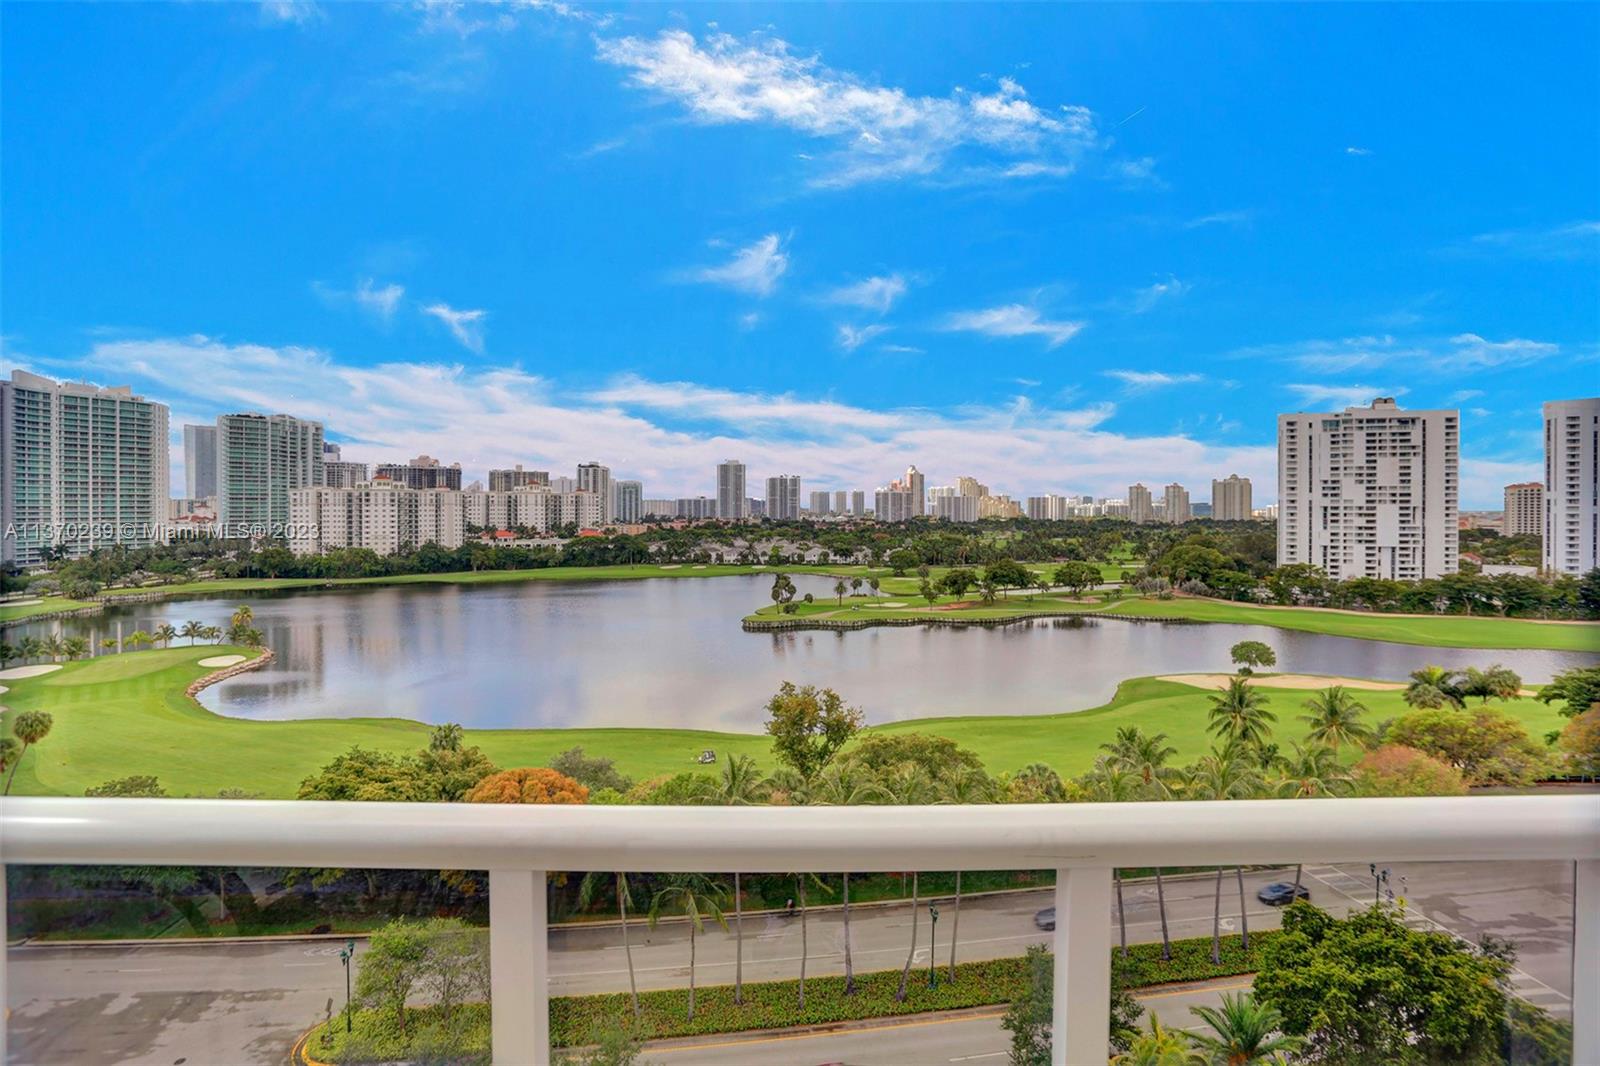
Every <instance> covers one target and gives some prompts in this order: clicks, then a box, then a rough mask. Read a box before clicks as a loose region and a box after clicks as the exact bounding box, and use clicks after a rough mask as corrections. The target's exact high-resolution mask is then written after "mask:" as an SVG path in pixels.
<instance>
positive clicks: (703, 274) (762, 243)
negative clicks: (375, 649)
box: [688, 233, 789, 296]
mask: <svg viewBox="0 0 1600 1066" xmlns="http://www.w3.org/2000/svg"><path fill="white" fill-rule="evenodd" d="M788 269H789V253H788V252H787V251H785V250H784V247H783V241H782V240H781V239H780V238H779V237H778V235H777V234H776V233H769V234H767V235H766V236H765V237H762V238H761V239H760V240H758V241H755V242H753V243H751V244H747V245H745V246H744V247H743V248H740V249H739V250H738V251H737V252H735V253H734V254H733V258H732V259H730V260H728V261H727V262H726V263H724V264H722V265H721V266H714V267H702V268H700V269H698V270H694V271H691V272H690V273H689V274H688V278H689V280H691V281H703V282H707V283H709V284H712V285H725V286H727V287H728V288H730V289H736V290H738V291H739V292H747V293H751V294H753V295H756V296H770V295H771V294H772V292H773V290H774V289H776V288H777V287H778V279H779V278H781V277H783V275H784V274H785V273H786V272H787V271H788Z"/></svg>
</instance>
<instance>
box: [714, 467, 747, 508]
mask: <svg viewBox="0 0 1600 1066" xmlns="http://www.w3.org/2000/svg"><path fill="white" fill-rule="evenodd" d="M744 501H745V495H744V464H743V463H741V462H740V461H739V460H737V459H724V460H723V461H722V462H720V463H718V464H717V517H718V518H726V519H728V520H729V521H734V522H737V521H738V520H739V519H741V518H748V517H750V516H749V515H748V514H746V513H745V506H744Z"/></svg>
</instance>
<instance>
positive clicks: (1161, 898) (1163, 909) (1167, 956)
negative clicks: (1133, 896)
mask: <svg viewBox="0 0 1600 1066" xmlns="http://www.w3.org/2000/svg"><path fill="white" fill-rule="evenodd" d="M1156 912H1157V913H1158V914H1159V915H1160V917H1161V961H1162V962H1171V961H1172V937H1171V936H1170V935H1168V933H1167V886H1166V885H1165V884H1163V883H1162V881H1161V867H1159V866H1157V867H1156Z"/></svg>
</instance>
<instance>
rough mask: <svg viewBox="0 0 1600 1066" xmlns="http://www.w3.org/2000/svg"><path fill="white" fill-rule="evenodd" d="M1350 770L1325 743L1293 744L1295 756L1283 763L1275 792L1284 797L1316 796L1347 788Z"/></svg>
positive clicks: (1342, 790)
mask: <svg viewBox="0 0 1600 1066" xmlns="http://www.w3.org/2000/svg"><path fill="white" fill-rule="evenodd" d="M1349 785H1350V772H1349V771H1348V770H1346V769H1345V768H1344V767H1343V766H1342V765H1341V764H1340V762H1339V756H1338V754H1337V753H1336V752H1335V751H1334V750H1333V748H1332V747H1330V746H1329V745H1327V744H1320V743H1311V744H1307V745H1305V746H1304V747H1302V746H1301V745H1299V744H1296V745H1295V746H1294V757H1293V758H1290V759H1285V760H1284V761H1283V763H1282V770H1281V775H1280V776H1279V778H1278V783H1277V793H1278V795H1280V796H1282V797H1284V798H1285V799H1315V798H1316V797H1318V796H1337V795H1340V794H1341V793H1344V792H1347V791H1349Z"/></svg>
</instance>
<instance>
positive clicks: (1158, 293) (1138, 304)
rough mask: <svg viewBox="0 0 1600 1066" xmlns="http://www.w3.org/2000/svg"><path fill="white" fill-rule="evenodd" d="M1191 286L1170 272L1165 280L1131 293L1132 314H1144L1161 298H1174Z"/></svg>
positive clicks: (1160, 300) (1161, 299)
mask: <svg viewBox="0 0 1600 1066" xmlns="http://www.w3.org/2000/svg"><path fill="white" fill-rule="evenodd" d="M1190 288H1192V286H1191V285H1190V284H1189V283H1188V282H1185V281H1179V280H1178V279H1177V278H1176V277H1174V276H1173V275H1171V274H1168V275H1167V280H1165V281H1158V282H1156V283H1155V284H1154V285H1147V286H1145V287H1144V288H1142V289H1139V290H1138V291H1136V292H1135V293H1134V294H1133V304H1132V310H1133V312H1134V314H1140V315H1142V314H1144V313H1145V312H1146V311H1149V310H1150V309H1151V308H1153V307H1155V305H1156V304H1158V303H1160V302H1162V301H1163V300H1168V299H1174V298H1176V297H1179V296H1182V295H1183V294H1184V293H1186V292H1188V291H1189V290H1190Z"/></svg>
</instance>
